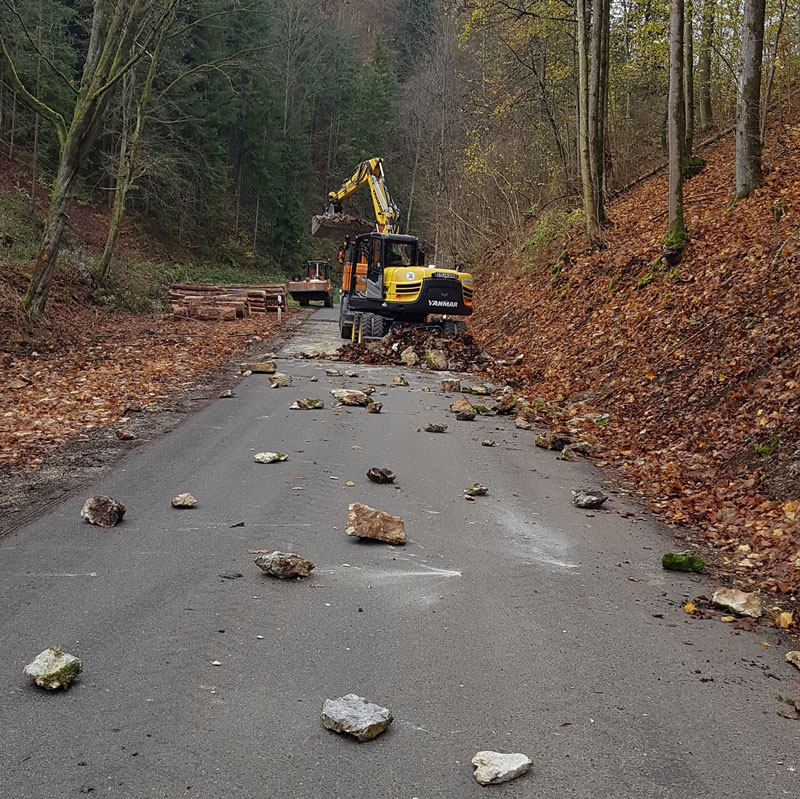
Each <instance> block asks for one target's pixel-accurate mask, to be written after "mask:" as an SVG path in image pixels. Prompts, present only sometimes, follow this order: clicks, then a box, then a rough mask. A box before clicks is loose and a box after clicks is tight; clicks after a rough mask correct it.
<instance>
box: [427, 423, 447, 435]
mask: <svg viewBox="0 0 800 799" xmlns="http://www.w3.org/2000/svg"><path fill="white" fill-rule="evenodd" d="M425 431H426V432H428V433H445V432H447V425H446V424H435V423H433V422H430V423H428V424H426V425H425Z"/></svg>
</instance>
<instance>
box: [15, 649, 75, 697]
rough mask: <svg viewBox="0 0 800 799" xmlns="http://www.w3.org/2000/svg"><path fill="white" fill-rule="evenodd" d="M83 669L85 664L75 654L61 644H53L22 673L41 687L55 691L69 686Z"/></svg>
mask: <svg viewBox="0 0 800 799" xmlns="http://www.w3.org/2000/svg"><path fill="white" fill-rule="evenodd" d="M82 670H83V665H82V664H81V662H80V660H78V658H76V657H75V655H70V654H69V653H68V652H65V651H64V650H63V649H62V648H61V647H60V646H51V647H50V648H48V649H45V650H44V652H40V653H39V654H38V655H37V656H36V657H35V658H34V659H33V661H32V662H30V663H28V665H27V666H25V668H24V669H23V670H22V673H23V674H24V675H25V676H26V677H28V678H29V679H31V680H33V682H35V683H36V684H37V685H38V686H39V687H40V688H46V689H47V690H48V691H54V690H55V689H56V688H68V687H69V684H70V683H71V682H72V681H73V680H74V679H75V677H77V676H78V675H79V674H80V673H81V671H82Z"/></svg>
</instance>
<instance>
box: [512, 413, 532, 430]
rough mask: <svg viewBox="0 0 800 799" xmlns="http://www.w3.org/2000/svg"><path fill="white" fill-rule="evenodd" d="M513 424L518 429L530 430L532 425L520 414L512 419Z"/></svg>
mask: <svg viewBox="0 0 800 799" xmlns="http://www.w3.org/2000/svg"><path fill="white" fill-rule="evenodd" d="M514 426H515V427H518V428H519V429H520V430H530V429H531V427H533V425H532V424H531V423H530V422H529V421H528V420H527V419H523V418H522V417H521V416H517V418H516V419H514Z"/></svg>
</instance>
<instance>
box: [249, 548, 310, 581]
mask: <svg viewBox="0 0 800 799" xmlns="http://www.w3.org/2000/svg"><path fill="white" fill-rule="evenodd" d="M255 564H256V566H258V568H259V569H261V571H263V572H266V573H267V574H271V575H272V576H273V577H281V578H283V579H286V578H289V577H308V575H309V574H311V570H312V569H313V568H314V564H313V563H312V562H311V561H310V560H306V559H305V558H301V557H300V555H296V554H295V553H294V552H270V553H269V554H268V555H259V556H258V557H257V558H256V560H255Z"/></svg>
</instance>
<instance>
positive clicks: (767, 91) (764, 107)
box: [760, 0, 789, 147]
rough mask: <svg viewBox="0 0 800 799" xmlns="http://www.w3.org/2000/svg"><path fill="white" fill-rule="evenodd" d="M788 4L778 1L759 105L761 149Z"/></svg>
mask: <svg viewBox="0 0 800 799" xmlns="http://www.w3.org/2000/svg"><path fill="white" fill-rule="evenodd" d="M788 5H789V3H788V0H780V16H779V18H778V28H777V30H776V31H775V44H774V45H773V47H772V58H771V60H770V65H769V77H768V78H767V86H766V88H765V89H764V101H763V102H762V103H761V128H760V129H761V146H762V147H763V146H764V144H765V142H766V134H767V112H768V110H769V102H770V99H771V98H772V84H773V82H774V81H775V69H776V67H777V63H778V48H779V47H780V43H781V34H782V33H783V24H784V22H785V21H786V10H787V7H788Z"/></svg>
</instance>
